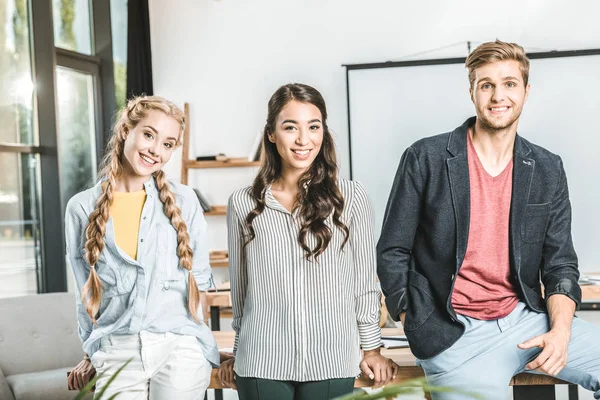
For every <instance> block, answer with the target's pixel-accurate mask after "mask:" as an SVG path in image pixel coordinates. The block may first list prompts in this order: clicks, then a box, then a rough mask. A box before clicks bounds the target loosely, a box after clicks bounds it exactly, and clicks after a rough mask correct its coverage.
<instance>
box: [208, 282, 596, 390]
mask: <svg viewBox="0 0 600 400" xmlns="http://www.w3.org/2000/svg"><path fill="white" fill-rule="evenodd" d="M581 292H582V300H583V301H582V303H581V307H580V309H581V310H584V311H585V310H600V285H584V286H581ZM207 306H208V307H209V308H210V318H211V329H212V330H213V331H214V332H213V333H214V335H215V338H216V339H217V343H218V345H219V348H229V347H233V338H234V335H233V332H231V331H230V332H216V331H220V326H221V324H220V308H221V307H231V296H230V292H229V291H221V292H217V293H215V292H209V293H208V294H207ZM383 331H384V332H385V333H384V334H385V335H398V334H401V332H402V330H401V329H398V330H395V329H393V328H392V329H390V328H388V329H384V330H383ZM399 332H400V333H399ZM381 353H382V354H383V355H384V356H385V357H389V358H391V359H392V360H394V361H395V362H396V363H397V364H398V365H399V366H400V370H399V371H398V374H397V375H396V379H395V380H394V381H393V383H400V382H404V381H406V380H409V379H414V378H421V377H423V376H424V375H423V371H422V370H421V368H419V367H417V366H416V365H415V357H414V356H413V355H412V353H411V352H410V350H409V349H382V351H381ZM217 371H218V370H217V369H215V370H213V374H212V377H211V383H210V386H209V387H210V388H213V389H222V388H223V387H222V386H221V383H220V382H219V380H218V378H217V377H216V373H217ZM557 384H568V382H564V381H561V380H559V379H555V378H552V377H548V376H543V375H535V374H526V373H524V374H519V375H517V376H515V377H513V379H512V380H511V382H510V385H511V386H513V392H514V400H554V399H555V398H556V395H555V388H554V385H557ZM370 386H371V382H370V381H369V380H368V379H366V378H365V377H362V376H361V377H359V378H358V379H357V380H356V384H355V387H370ZM577 390H578V389H577V385H571V384H569V400H578V398H579V396H578V393H577ZM217 392H220V391H219V390H217ZM215 398H216V399H217V400H219V399H222V396H219V395H218V394H216V396H215Z"/></svg>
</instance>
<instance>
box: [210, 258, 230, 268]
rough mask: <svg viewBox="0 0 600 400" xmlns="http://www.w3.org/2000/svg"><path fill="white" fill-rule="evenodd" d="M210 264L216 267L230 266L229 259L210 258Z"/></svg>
mask: <svg viewBox="0 0 600 400" xmlns="http://www.w3.org/2000/svg"><path fill="white" fill-rule="evenodd" d="M210 266H211V267H214V268H218V267H228V266H229V260H227V259H226V260H210Z"/></svg>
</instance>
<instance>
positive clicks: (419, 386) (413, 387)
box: [337, 378, 483, 400]
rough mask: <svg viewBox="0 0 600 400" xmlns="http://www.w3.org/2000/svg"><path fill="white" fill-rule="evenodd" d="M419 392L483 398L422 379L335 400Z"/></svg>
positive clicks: (354, 399) (371, 398) (384, 397)
mask: <svg viewBox="0 0 600 400" xmlns="http://www.w3.org/2000/svg"><path fill="white" fill-rule="evenodd" d="M419 391H426V392H452V393H460V394H463V395H465V396H467V397H468V398H473V399H482V398H483V397H482V396H480V395H477V394H474V393H468V392H462V391H458V390H456V389H453V388H447V387H436V386H429V385H427V382H426V381H425V379H424V378H419V379H411V380H408V381H406V382H403V383H401V384H398V385H388V386H385V387H384V388H383V389H382V390H380V391H378V392H376V393H366V392H355V393H352V394H349V395H346V396H342V397H338V398H337V400H378V399H387V398H390V397H395V396H398V395H401V394H416V393H418V392H419Z"/></svg>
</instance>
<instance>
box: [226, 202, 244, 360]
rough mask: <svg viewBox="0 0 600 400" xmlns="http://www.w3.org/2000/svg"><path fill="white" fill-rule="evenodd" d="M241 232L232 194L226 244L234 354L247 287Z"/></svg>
mask: <svg viewBox="0 0 600 400" xmlns="http://www.w3.org/2000/svg"><path fill="white" fill-rule="evenodd" d="M243 233H244V231H243V228H242V223H241V220H240V218H239V217H238V215H237V212H236V210H235V206H234V199H233V196H232V197H231V198H230V199H229V203H228V205H227V244H228V251H229V279H230V280H231V304H232V310H233V322H232V323H231V327H232V328H233V330H234V331H235V342H234V345H233V354H236V352H237V347H238V341H239V336H240V331H241V329H242V317H243V312H244V302H245V300H246V289H247V287H248V275H247V269H246V267H247V262H246V257H245V254H244V234H243Z"/></svg>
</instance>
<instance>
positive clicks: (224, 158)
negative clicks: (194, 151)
mask: <svg viewBox="0 0 600 400" xmlns="http://www.w3.org/2000/svg"><path fill="white" fill-rule="evenodd" d="M228 160H229V157H227V156H226V155H225V154H223V153H219V154H216V155H210V156H198V157H196V161H228Z"/></svg>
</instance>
